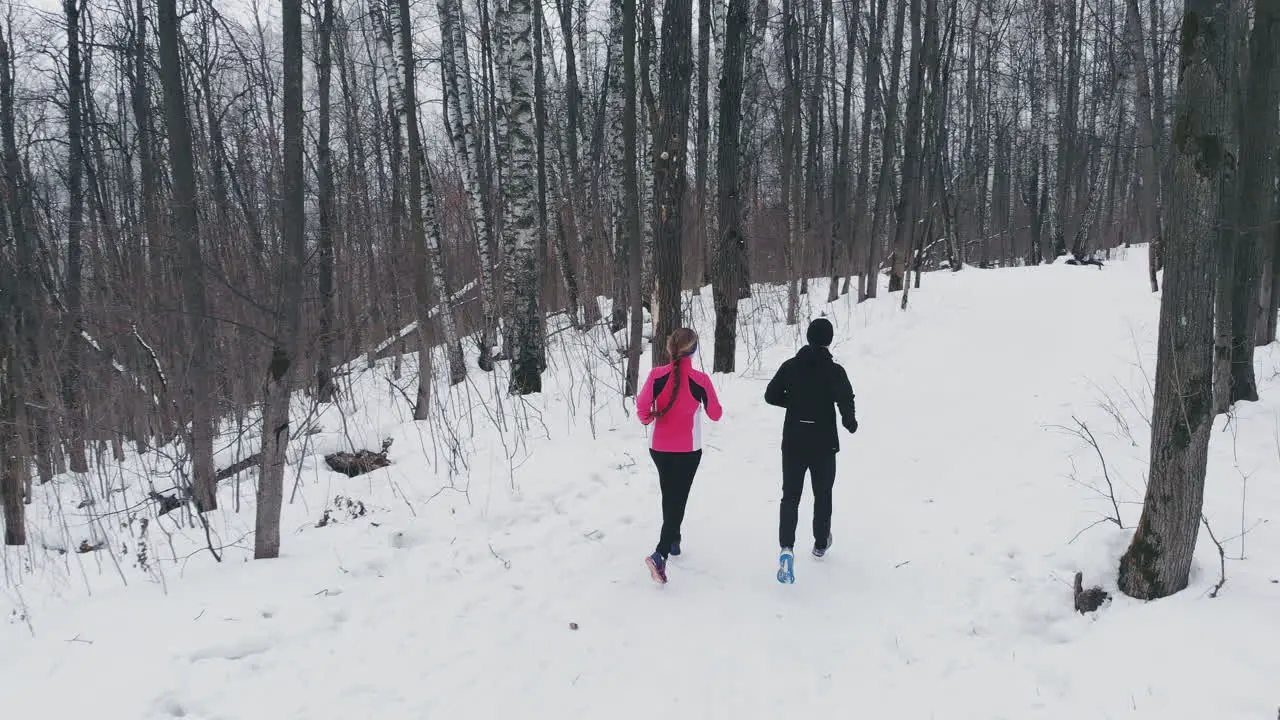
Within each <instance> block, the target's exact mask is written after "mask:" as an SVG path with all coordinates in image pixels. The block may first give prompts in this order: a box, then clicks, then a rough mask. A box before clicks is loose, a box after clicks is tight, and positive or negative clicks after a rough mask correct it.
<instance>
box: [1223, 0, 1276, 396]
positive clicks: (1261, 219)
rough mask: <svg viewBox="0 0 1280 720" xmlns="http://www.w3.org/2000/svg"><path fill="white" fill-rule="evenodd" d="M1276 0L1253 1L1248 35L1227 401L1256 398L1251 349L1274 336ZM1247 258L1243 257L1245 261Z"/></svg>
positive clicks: (1271, 339)
mask: <svg viewBox="0 0 1280 720" xmlns="http://www.w3.org/2000/svg"><path fill="white" fill-rule="evenodd" d="M1277 44H1280V1H1277V0H1258V2H1257V3H1256V4H1255V5H1254V20H1253V33H1252V36H1251V37H1250V39H1249V76H1248V80H1247V82H1246V85H1245V92H1244V97H1245V101H1244V118H1243V123H1242V128H1241V129H1242V135H1241V138H1240V148H1241V151H1242V152H1241V157H1240V190H1241V193H1240V233H1239V242H1240V245H1239V248H1238V250H1237V252H1238V253H1239V256H1238V258H1237V262H1238V263H1239V265H1238V266H1237V269H1239V270H1243V271H1244V272H1242V273H1239V274H1237V275H1236V278H1235V293H1234V297H1233V310H1234V314H1233V320H1234V321H1235V322H1234V323H1233V325H1232V331H1233V335H1234V338H1233V343H1232V348H1231V376H1232V385H1231V387H1232V390H1231V401H1232V402H1235V401H1237V400H1249V401H1253V400H1257V399H1258V388H1257V381H1256V378H1255V377H1254V373H1253V347H1254V345H1255V343H1256V344H1258V345H1265V344H1268V343H1270V342H1272V341H1274V340H1275V337H1274V334H1273V333H1270V332H1268V328H1269V327H1270V322H1269V319H1270V318H1269V316H1270V315H1273V314H1274V309H1273V307H1272V305H1271V302H1270V300H1271V293H1272V292H1273V290H1272V283H1271V282H1265V283H1264V282H1263V278H1264V277H1265V278H1266V279H1267V280H1268V281H1270V280H1271V279H1272V277H1273V275H1272V268H1271V266H1272V263H1273V258H1274V256H1275V252H1276V237H1277V236H1276V233H1275V232H1274V231H1273V230H1272V225H1271V223H1272V219H1273V218H1274V217H1275V211H1274V208H1275V195H1273V194H1272V192H1271V190H1270V188H1272V187H1273V184H1274V181H1275V178H1276V152H1277V135H1276V131H1277V120H1276V117H1277V114H1278V112H1277V111H1278V109H1280V62H1278V57H1280V53H1278V52H1277V50H1276V46H1277ZM1246 258H1249V260H1246Z"/></svg>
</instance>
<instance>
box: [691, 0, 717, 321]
mask: <svg viewBox="0 0 1280 720" xmlns="http://www.w3.org/2000/svg"><path fill="white" fill-rule="evenodd" d="M710 66H711V0H698V119H697V126H696V129H695V134H694V136H693V141H694V161H693V166H694V170H693V177H694V181H695V182H696V185H695V186H694V191H693V207H694V211H693V217H694V220H695V221H696V222H697V231H696V232H695V234H694V240H695V241H696V243H697V247H696V248H695V249H694V253H695V254H694V258H696V263H697V264H696V265H695V267H696V268H697V274H696V276H695V279H694V294H698V293H699V292H700V291H701V288H702V286H703V285H706V284H708V283H711V282H713V280H712V279H711V268H710V267H708V265H709V263H708V260H709V259H710V257H711V248H710V240H711V236H710V233H709V232H708V229H709V228H710V227H711V216H710V213H708V212H707V187H708V185H710V182H709V180H710V178H709V177H707V173H708V168H707V165H708V156H709V154H710V150H711V147H710V144H711V104H710V98H709V97H708V95H709V89H710V84H711V83H710V77H709V73H710V71H711V67H710ZM712 302H713V303H714V298H713V300H712Z"/></svg>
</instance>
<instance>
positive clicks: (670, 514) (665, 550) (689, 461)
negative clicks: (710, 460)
mask: <svg viewBox="0 0 1280 720" xmlns="http://www.w3.org/2000/svg"><path fill="white" fill-rule="evenodd" d="M649 455H650V456H651V457H652V458H653V464H654V465H656V466H657V468H658V485H659V486H660V487H661V488H662V532H661V533H660V534H659V535H658V547H657V548H656V550H657V551H658V552H659V553H662V557H664V558H665V557H667V556H668V555H670V554H671V546H672V545H673V544H675V543H678V542H680V524H681V523H682V522H684V507H685V505H686V504H687V503H688V502H689V489H690V488H692V487H693V476H694V475H696V474H697V473H698V465H699V463H701V462H702V451H701V450H694V451H693V452H663V451H661V450H650V451H649Z"/></svg>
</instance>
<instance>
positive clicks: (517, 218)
mask: <svg viewBox="0 0 1280 720" xmlns="http://www.w3.org/2000/svg"><path fill="white" fill-rule="evenodd" d="M403 1H405V0H402V2H403ZM534 12H535V9H534V6H533V3H532V1H531V0H512V2H511V7H510V11H509V14H508V15H507V17H506V18H505V23H504V25H505V26H506V27H505V29H504V32H505V33H506V37H505V40H506V42H507V43H508V47H509V57H510V67H509V69H508V71H507V78H506V81H507V87H508V88H509V90H508V101H507V150H508V153H509V154H508V161H507V166H508V170H507V178H506V187H505V188H504V190H503V194H504V195H505V199H506V203H507V213H508V215H507V217H508V232H510V233H511V235H512V238H511V257H510V259H509V261H508V264H507V273H508V275H507V277H508V284H509V286H510V287H511V293H512V305H513V307H512V308H511V320H512V326H513V328H512V329H513V331H514V332H513V336H512V352H513V356H512V358H511V379H510V382H509V386H508V389H509V390H510V392H511V393H512V394H515V395H528V394H531V393H538V392H541V391H542V323H541V319H540V317H539V315H540V311H539V307H540V304H541V303H540V302H539V298H540V296H541V292H540V290H541V287H542V283H541V278H540V273H539V271H538V254H537V250H538V203H537V200H538V198H537V192H536V187H535V184H536V180H537V156H536V149H535V147H534V114H533V111H534V107H533V106H534V99H535V98H534V58H533V23H534V17H533V15H534Z"/></svg>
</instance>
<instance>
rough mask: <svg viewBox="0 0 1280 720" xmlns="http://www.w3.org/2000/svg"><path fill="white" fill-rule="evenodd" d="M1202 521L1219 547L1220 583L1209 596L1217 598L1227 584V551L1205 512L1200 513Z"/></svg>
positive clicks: (1211, 538) (1210, 537)
mask: <svg viewBox="0 0 1280 720" xmlns="http://www.w3.org/2000/svg"><path fill="white" fill-rule="evenodd" d="M1200 522H1202V523H1204V529H1205V530H1208V531H1209V539H1210V540H1212V541H1213V544H1214V546H1215V547H1217V548H1218V583H1217V584H1216V585H1214V586H1213V589H1212V590H1210V591H1209V597H1211V598H1216V597H1218V592H1219V591H1220V590H1222V586H1223V585H1226V584H1227V551H1226V550H1224V549H1223V548H1222V543H1220V542H1218V537H1217V536H1216V535H1214V534H1213V526H1212V525H1210V524H1209V518H1207V517H1205V515H1204V513H1201V514H1200Z"/></svg>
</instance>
